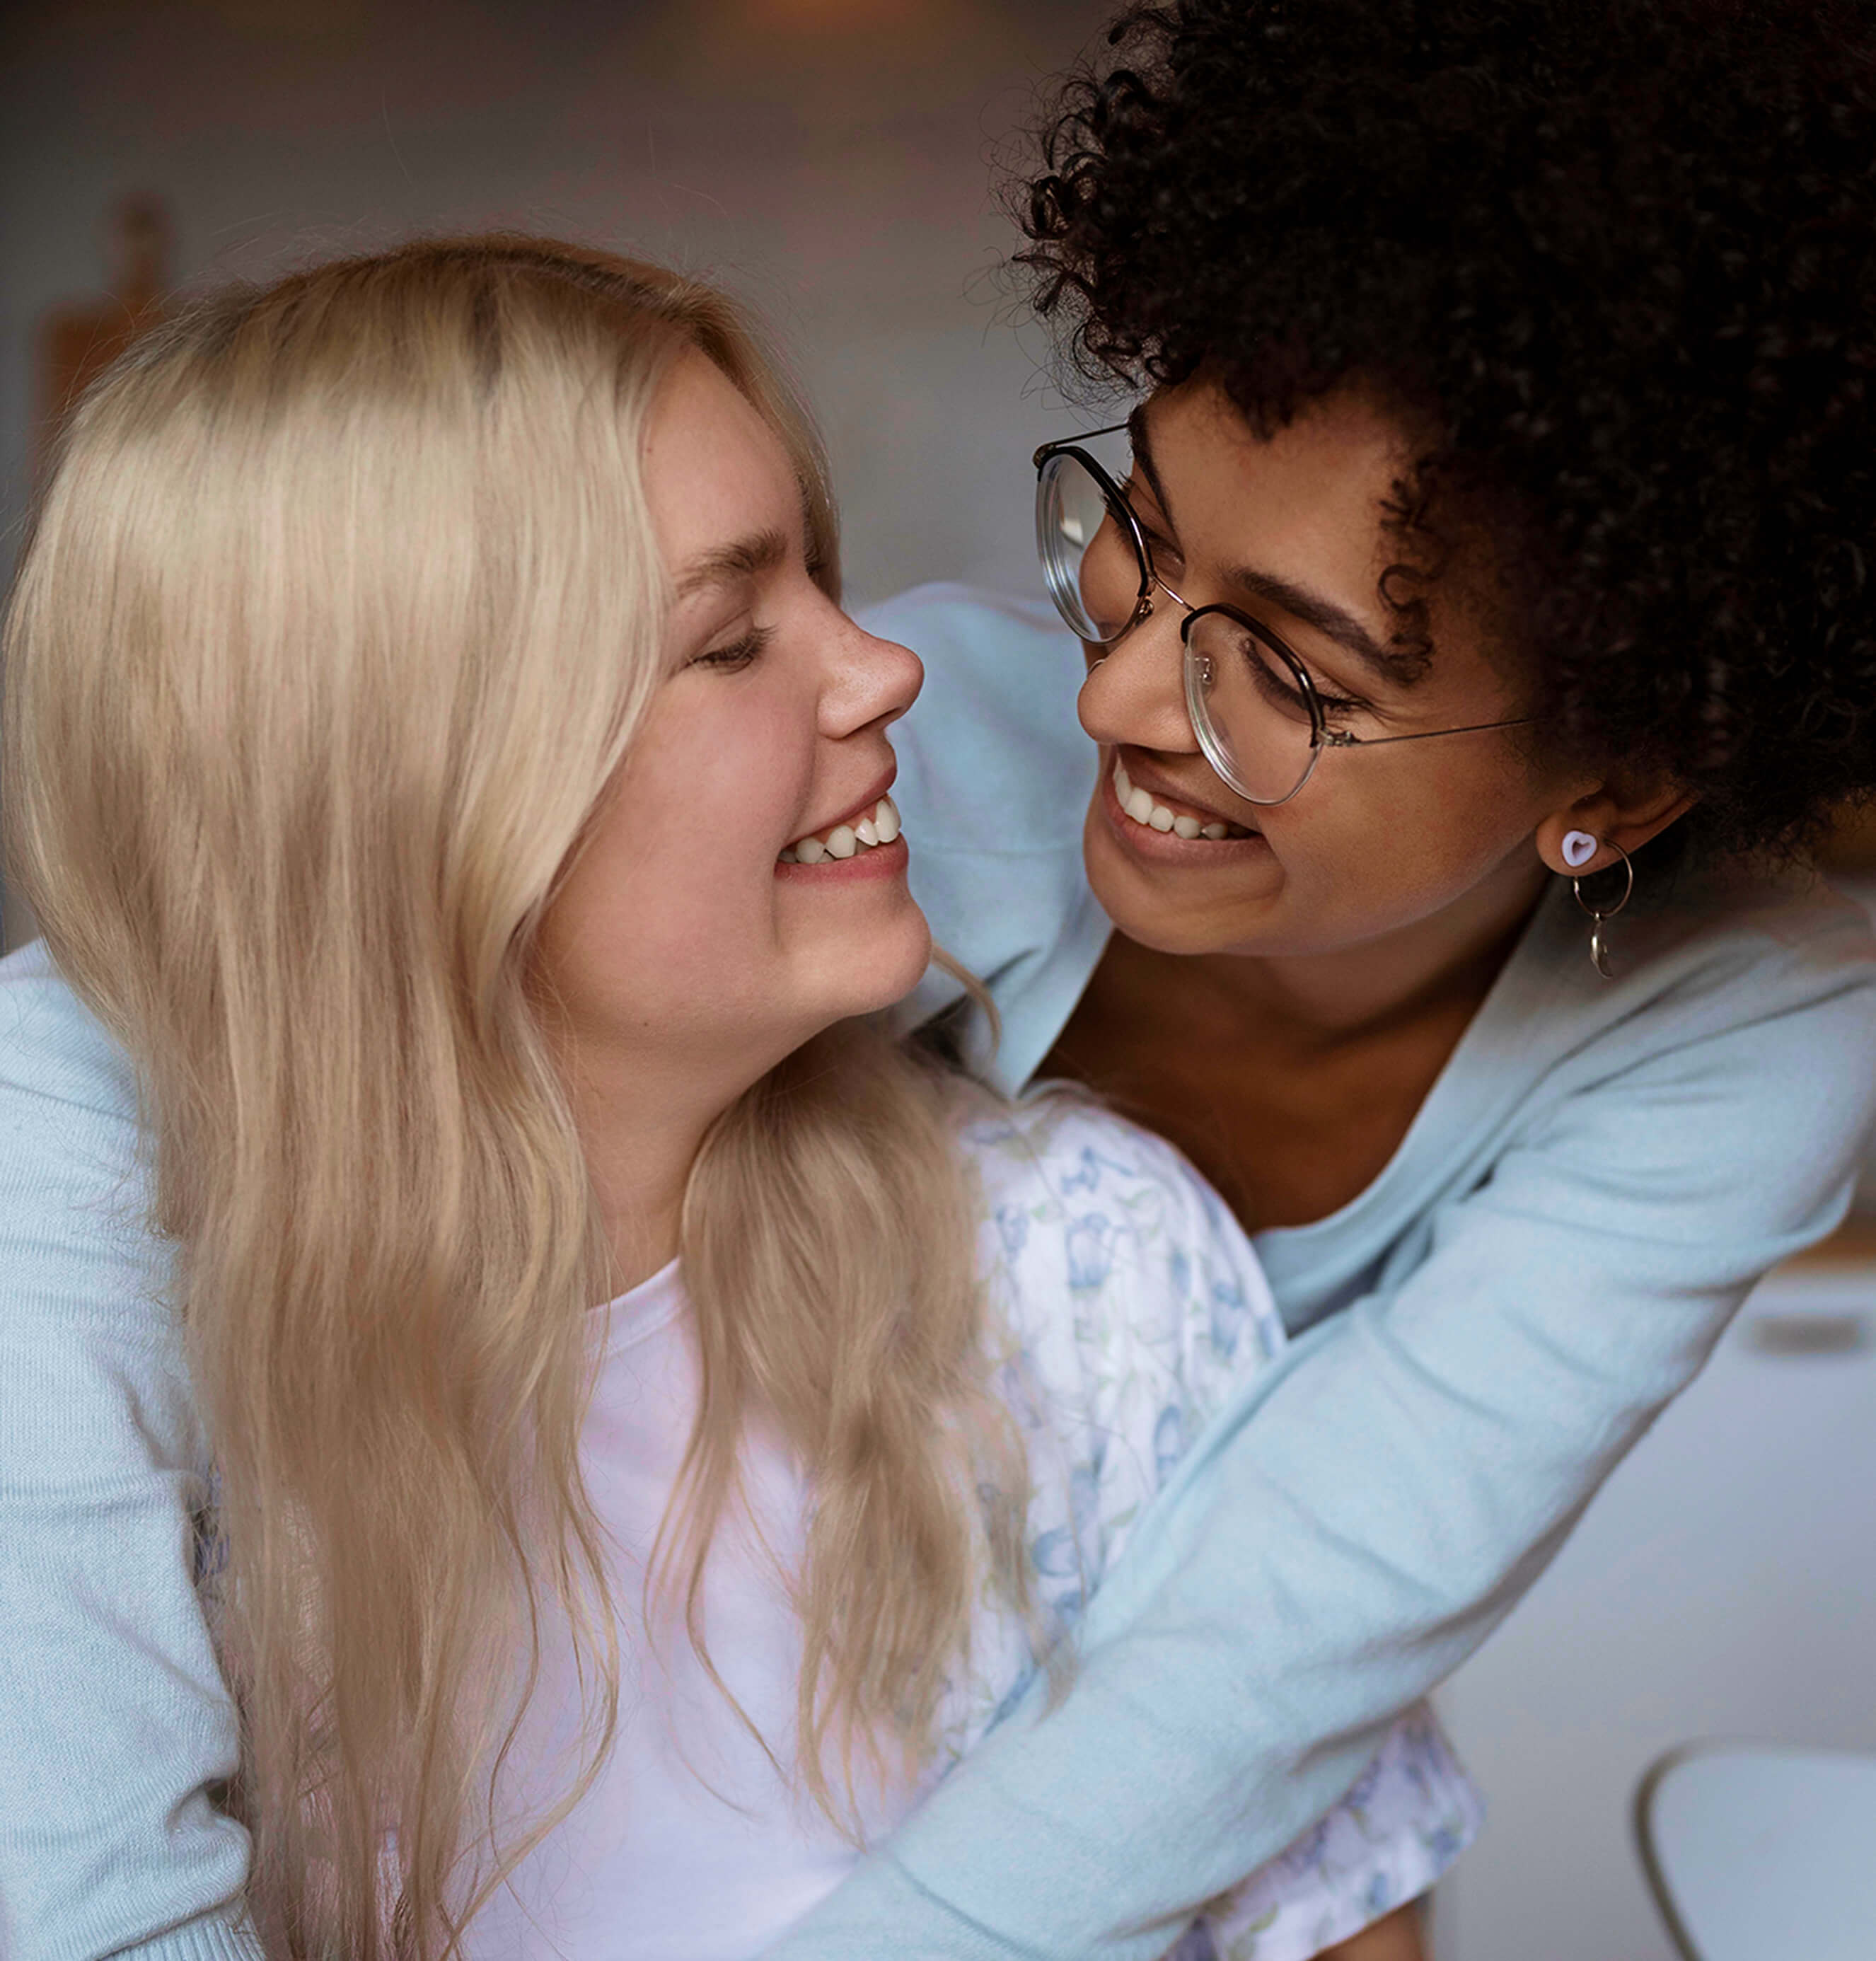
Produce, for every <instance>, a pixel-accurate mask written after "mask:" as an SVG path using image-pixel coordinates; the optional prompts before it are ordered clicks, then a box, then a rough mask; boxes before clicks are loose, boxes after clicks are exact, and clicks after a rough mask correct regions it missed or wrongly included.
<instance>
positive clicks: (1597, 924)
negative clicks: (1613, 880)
mask: <svg viewBox="0 0 1876 1961" xmlns="http://www.w3.org/2000/svg"><path fill="white" fill-rule="evenodd" d="M1603 843H1605V844H1606V845H1607V846H1608V847H1609V848H1610V850H1612V851H1613V852H1615V853H1617V854H1618V855H1619V856H1620V858H1621V859H1622V879H1623V884H1622V897H1621V898H1619V899H1618V900H1617V901H1616V903H1615V904H1613V906H1610V907H1606V908H1603V907H1596V906H1593V905H1591V904H1590V902H1589V901H1588V900H1587V899H1586V898H1584V896H1583V881H1582V880H1581V878H1572V879H1571V881H1570V889H1571V891H1573V892H1574V893H1575V894H1576V902H1577V904H1578V905H1579V906H1581V907H1582V908H1583V910H1584V911H1585V912H1586V913H1587V914H1589V916H1590V965H1591V966H1593V967H1594V968H1595V969H1596V971H1597V973H1598V974H1600V975H1601V976H1602V977H1603V979H1604V980H1614V979H1615V976H1614V974H1612V973H1610V971H1609V942H1608V941H1607V940H1606V939H1603V926H1605V925H1606V923H1608V922H1609V921H1610V920H1612V919H1613V918H1614V917H1616V914H1618V913H1619V912H1620V911H1621V910H1622V907H1624V906H1626V904H1628V903H1629V901H1630V900H1631V899H1632V898H1634V897H1635V865H1634V863H1633V861H1632V859H1630V858H1629V854H1628V853H1627V852H1626V851H1624V850H1622V847H1621V846H1620V845H1619V844H1618V843H1616V840H1614V839H1613V837H1606V838H1604V839H1603ZM1614 869H1616V868H1615V866H1613V865H1605V866H1603V872H1613V871H1614ZM1602 875H1603V873H1602V872H1591V873H1590V876H1591V877H1592V878H1600V877H1601V876H1602Z"/></svg>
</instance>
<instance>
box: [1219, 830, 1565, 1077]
mask: <svg viewBox="0 0 1876 1961" xmlns="http://www.w3.org/2000/svg"><path fill="white" fill-rule="evenodd" d="M1548 877H1549V874H1548V873H1546V871H1545V870H1544V869H1543V866H1541V865H1539V864H1536V863H1527V862H1526V861H1525V860H1524V859H1523V858H1522V857H1520V859H1519V860H1518V861H1517V862H1516V863H1507V864H1505V865H1504V866H1501V867H1499V869H1498V870H1497V871H1495V872H1493V873H1492V874H1491V875H1489V876H1488V877H1487V878H1485V879H1483V880H1482V881H1481V882H1479V884H1478V885H1475V886H1474V887H1472V889H1471V890H1470V891H1467V892H1466V893H1465V894H1463V896H1462V897H1461V898H1460V899H1458V900H1457V901H1455V902H1454V903H1453V904H1452V905H1450V906H1447V907H1442V908H1441V910H1440V911H1438V912H1437V913H1435V914H1431V915H1430V916H1429V917H1427V918H1425V919H1422V920H1415V921H1414V922H1412V923H1411V924H1409V925H1407V926H1400V927H1396V928H1395V929H1393V930H1392V931H1391V932H1389V933H1383V934H1382V935H1380V936H1378V937H1377V938H1375V939H1369V940H1364V941H1362V942H1359V943H1358V944H1357V945H1352V946H1342V947H1337V948H1335V949H1332V950H1331V951H1329V952H1322V953H1296V954H1268V955H1253V956H1249V957H1247V956H1246V955H1241V954H1219V955H1210V956H1208V957H1207V958H1206V959H1205V961H1204V965H1207V966H1208V967H1209V968H1211V970H1212V973H1213V974H1214V977H1215V979H1216V980H1217V983H1218V984H1219V985H1220V987H1221V988H1224V989H1227V990H1229V991H1230V993H1231V994H1233V996H1236V998H1237V1000H1238V1001H1239V1003H1241V1004H1242V1006H1243V1007H1245V1008H1248V1009H1252V1010H1253V1011H1254V1012H1255V1013H1256V1014H1257V1016H1259V1018H1260V1019H1262V1020H1263V1021H1264V1022H1265V1023H1266V1024H1268V1022H1270V1021H1271V1019H1275V1020H1276V1021H1278V1022H1281V1023H1282V1024H1283V1025H1284V1026H1285V1028H1286V1030H1287V1033H1288V1034H1289V1035H1290V1036H1291V1038H1292V1039H1293V1040H1294V1041H1299V1042H1301V1043H1303V1044H1306V1045H1314V1046H1319V1047H1338V1046H1340V1045H1342V1044H1345V1043H1349V1042H1355V1041H1361V1040H1363V1039H1364V1038H1367V1037H1370V1036H1373V1035H1379V1034H1380V1033H1382V1032H1384V1031H1385V1030H1386V1028H1389V1027H1390V1026H1392V1025H1397V1024H1399V1023H1401V1022H1409V1021H1412V1020H1415V1019H1418V1018H1419V1017H1421V1016H1427V1015H1434V1016H1438V1015H1440V1014H1442V1013H1444V1012H1448V1011H1450V1010H1452V1009H1462V1008H1463V1009H1464V1010H1465V1011H1466V1013H1467V1014H1468V1015H1469V1013H1470V1012H1471V1010H1472V1009H1474V1008H1476V1006H1478V1004H1479V1003H1480V1002H1481V1001H1482V1000H1484V999H1485V995H1486V994H1487V993H1488V992H1489V991H1490V990H1491V987H1492V982H1493V981H1494V980H1495V979H1496V978H1497V977H1498V971H1499V970H1500V968H1502V967H1503V965H1504V961H1505V959H1506V958H1507V955H1508V954H1509V953H1510V952H1511V947H1512V945H1513V943H1514V942H1515V940H1516V939H1517V936H1518V934H1519V933H1520V932H1521V931H1522V930H1523V926H1524V923H1525V921H1526V920H1527V919H1529V917H1530V914H1531V910H1532V908H1533V907H1534V906H1535V905H1536V903H1537V901H1538V899H1539V898H1540V897H1541V896H1542V894H1543V889H1544V886H1545V885H1546V882H1547V879H1548Z"/></svg>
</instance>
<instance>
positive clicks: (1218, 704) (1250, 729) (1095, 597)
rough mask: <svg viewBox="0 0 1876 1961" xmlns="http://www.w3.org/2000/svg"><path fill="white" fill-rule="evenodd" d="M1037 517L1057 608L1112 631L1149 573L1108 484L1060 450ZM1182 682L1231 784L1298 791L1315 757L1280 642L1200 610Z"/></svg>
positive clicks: (1202, 735) (1307, 713) (1263, 792)
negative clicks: (1271, 640) (1270, 641)
mask: <svg viewBox="0 0 1876 1961" xmlns="http://www.w3.org/2000/svg"><path fill="white" fill-rule="evenodd" d="M1035 518H1036V544H1037V547H1038V550H1039V552H1040V554H1041V556H1042V569H1043V574H1044V576H1045V578H1046V579H1047V581H1048V588H1049V593H1050V596H1051V598H1053V599H1054V601H1055V605H1056V609H1057V611H1058V612H1060V613H1061V616H1062V617H1063V619H1064V620H1065V621H1066V622H1067V624H1068V626H1069V627H1070V629H1071V630H1073V632H1074V633H1075V634H1076V635H1077V637H1078V638H1080V639H1083V640H1089V641H1093V642H1094V643H1096V645H1100V646H1105V645H1106V644H1108V643H1110V642H1112V641H1114V640H1116V639H1118V638H1119V637H1120V636H1121V634H1123V633H1125V632H1126V630H1127V629H1128V627H1129V626H1130V625H1131V623H1132V622H1133V620H1134V617H1135V616H1136V614H1137V612H1138V611H1139V609H1140V604H1141V594H1142V591H1143V590H1144V588H1147V586H1148V585H1150V578H1151V575H1150V572H1149V570H1148V568H1147V566H1145V565H1144V564H1143V563H1142V562H1141V558H1140V556H1139V553H1138V552H1137V550H1136V548H1135V547H1134V537H1133V533H1132V531H1131V530H1130V529H1129V528H1128V525H1127V523H1126V521H1125V517H1124V516H1123V515H1122V514H1121V512H1118V511H1117V510H1116V509H1115V506H1114V502H1113V499H1112V496H1110V494H1109V492H1108V490H1107V489H1106V488H1105V486H1104V485H1103V484H1102V483H1101V481H1100V480H1099V478H1097V477H1095V476H1094V475H1093V474H1092V473H1091V472H1090V470H1088V468H1087V467H1086V465H1085V464H1083V463H1082V462H1081V461H1080V459H1079V458H1076V457H1074V456H1071V455H1069V454H1066V453H1064V452H1061V451H1058V453H1057V454H1054V455H1053V456H1051V457H1049V458H1047V459H1046V460H1045V462H1044V464H1043V465H1042V475H1041V477H1040V479H1039V480H1038V484H1037V486H1036V512H1035ZM1185 705H1186V709H1187V711H1188V713H1189V714H1190V716H1191V717H1192V729H1193V732H1194V734H1195V735H1197V736H1198V741H1199V745H1200V746H1201V748H1203V750H1204V752H1205V755H1206V757H1207V760H1208V761H1209V762H1210V763H1211V766H1212V767H1213V768H1214V770H1217V773H1218V774H1219V775H1220V776H1221V777H1223V778H1224V780H1225V782H1226V783H1228V784H1230V786H1231V787H1232V789H1234V790H1236V792H1238V794H1239V796H1243V797H1246V798H1248V799H1249V800H1250V801H1251V802H1254V803H1281V802H1283V801H1284V799H1286V798H1287V797H1290V796H1294V794H1295V792H1296V791H1297V789H1298V788H1299V787H1300V786H1301V784H1302V783H1303V780H1304V778H1305V777H1306V776H1308V774H1309V773H1310V766H1311V764H1312V763H1313V760H1314V757H1315V749H1316V722H1315V718H1314V715H1313V709H1312V703H1311V701H1310V696H1309V694H1308V692H1307V684H1306V681H1304V679H1303V677H1302V676H1301V675H1300V673H1299V672H1298V671H1297V668H1295V666H1294V665H1293V664H1292V663H1291V661H1290V660H1289V659H1288V658H1287V657H1286V656H1285V655H1284V653H1283V652H1281V649H1278V648H1277V647H1275V646H1273V645H1271V643H1268V642H1267V641H1265V640H1264V639H1262V638H1260V637H1259V636H1258V635H1257V634H1255V633H1252V632H1251V631H1250V630H1249V629H1248V628H1247V627H1245V626H1244V625H1243V623H1241V622H1240V621H1239V620H1234V619H1233V618H1232V617H1230V615H1229V614H1224V613H1214V612H1211V611H1201V613H1199V614H1198V615H1197V616H1196V617H1194V618H1193V620H1192V624H1191V626H1190V627H1189V629H1188V631H1187V633H1186V636H1185Z"/></svg>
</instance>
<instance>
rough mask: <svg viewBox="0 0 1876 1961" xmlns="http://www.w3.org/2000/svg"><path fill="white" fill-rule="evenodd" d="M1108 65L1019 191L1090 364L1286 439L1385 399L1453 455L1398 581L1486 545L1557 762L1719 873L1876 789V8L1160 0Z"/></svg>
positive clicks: (1034, 260)
mask: <svg viewBox="0 0 1876 1961" xmlns="http://www.w3.org/2000/svg"><path fill="white" fill-rule="evenodd" d="M1109 42H1110V43H1111V44H1112V46H1113V47H1114V48H1115V49H1116V50H1117V53H1115V56H1114V57H1113V58H1112V61H1111V62H1109V63H1108V64H1107V65H1105V66H1104V67H1103V68H1102V69H1084V70H1083V71H1080V72H1078V73H1077V74H1076V75H1074V76H1072V77H1070V78H1069V79H1068V80H1067V82H1066V83H1065V84H1063V86H1062V89H1061V94H1060V95H1059V97H1058V98H1057V99H1056V100H1055V101H1054V104H1053V110H1052V113H1051V118H1050V120H1049V121H1048V123H1047V125H1046V126H1045V130H1044V132H1043V134H1042V169H1041V171H1040V172H1039V174H1037V175H1036V176H1035V178H1034V180H1032V181H1030V182H1028V183H1026V184H1024V185H1023V187H1022V190H1021V192H1020V193H1019V217H1020V218H1021V220H1022V222H1023V228H1024V230H1025V231H1026V234H1027V235H1028V237H1029V240H1030V241H1031V243H1030V244H1029V247H1028V248H1027V249H1026V250H1023V252H1021V253H1019V254H1018V255H1017V257H1016V264H1017V265H1018V266H1019V267H1021V268H1023V269H1024V272H1023V276H1025V277H1026V282H1027V283H1028V285H1029V289H1030V292H1031V297H1032V304H1033V305H1035V308H1036V309H1037V310H1038V311H1039V312H1040V313H1041V314H1043V315H1044V316H1045V317H1053V319H1054V322H1055V324H1057V326H1058V327H1060V328H1061V329H1062V330H1064V345H1065V346H1066V348H1067V351H1068V352H1069V354H1070V356H1071V358H1072V359H1073V360H1074V362H1075V363H1076V364H1077V365H1079V367H1080V368H1081V370H1082V371H1083V372H1084V373H1086V374H1088V375H1093V376H1096V377H1099V378H1103V379H1104V380H1105V381H1110V382H1111V381H1112V380H1113V379H1114V378H1117V377H1118V378H1120V379H1121V380H1122V381H1125V382H1126V383H1128V384H1131V385H1141V384H1167V383H1173V382H1177V381H1182V380H1183V379H1185V378H1188V377H1190V376H1192V375H1194V374H1195V373H1197V372H1198V371H1201V369H1202V370H1203V371H1204V373H1205V374H1206V375H1208V376H1209V377H1211V378H1214V379H1215V380H1216V381H1217V383H1218V384H1220V386H1221V387H1222V388H1223V389H1224V391H1225V392H1226V393H1227V395H1228V396H1229V397H1230V399H1231V400H1233V402H1234V403H1236V406H1237V407H1238V408H1239V410H1240V411H1241V412H1242V413H1243V415H1244V416H1246V419H1247V420H1248V421H1249V422H1250V424H1251V425H1252V427H1253V428H1255V429H1260V430H1264V431H1268V430H1269V429H1272V428H1275V427H1277V426H1281V424H1282V423H1284V422H1286V421H1287V420H1288V419H1290V417H1291V416H1292V415H1293V414H1294V413H1295V412H1296V410H1297V408H1298V407H1300V405H1302V404H1303V403H1305V402H1306V401H1308V400H1310V399H1311V398H1313V397H1317V396H1319V395H1321V394H1324V393H1325V392H1326V391H1329V390H1331V389H1332V388H1334V387H1336V386H1337V385H1338V384H1342V383H1343V382H1345V381H1351V380H1353V379H1356V378H1359V379H1360V380H1361V381H1362V382H1363V383H1364V384H1366V385H1369V386H1377V387H1380V388H1381V389H1382V390H1383V391H1384V392H1385V395H1386V399H1388V400H1391V401H1392V402H1393V403H1395V404H1396V406H1397V407H1399V409H1400V410H1402V413H1403V417H1404V419H1405V423H1406V426H1409V427H1411V428H1412V429H1415V430H1418V431H1424V432H1430V433H1429V434H1428V439H1427V441H1426V444H1425V448H1424V451H1423V452H1422V453H1421V455H1420V458H1419V461H1418V464H1417V465H1416V467H1415V470H1414V472H1413V474H1412V479H1411V480H1410V481H1409V482H1408V483H1404V484H1402V486H1399V489H1398V492H1397V502H1396V505H1395V507H1394V508H1393V509H1392V510H1391V512H1390V514H1389V521H1390V522H1391V523H1392V524H1393V526H1394V527H1395V528H1396V530H1397V531H1399V532H1401V533H1402V534H1418V537H1419V538H1420V540H1421V545H1420V547H1419V548H1418V549H1417V550H1416V551H1415V554H1414V563H1415V564H1417V565H1418V567H1419V568H1420V569H1421V571H1422V572H1425V574H1426V576H1437V573H1436V572H1435V571H1434V567H1435V566H1436V563H1437V560H1438V559H1439V556H1440V547H1438V545H1437V540H1438V538H1439V537H1440V534H1441V525H1440V518H1441V514H1442V513H1443V512H1444V514H1445V515H1446V516H1447V518H1448V519H1449V520H1450V524H1449V525H1448V526H1447V541H1448V542H1450V540H1451V538H1452V537H1453V535H1454V533H1453V527H1454V526H1457V527H1460V528H1461V529H1462V530H1463V532H1464V534H1465V535H1471V534H1472V532H1473V531H1476V525H1477V524H1478V523H1479V521H1481V520H1482V521H1483V522H1484V524H1485V531H1486V533H1487V534H1488V537H1490V539H1491V542H1492V547H1493V551H1492V557H1493V559H1494V560H1495V563H1496V565H1497V568H1498V573H1499V575H1500V578H1501V582H1502V583H1504V584H1505V585H1506V586H1507V589H1508V591H1509V592H1510V594H1511V596H1512V598H1513V600H1514V607H1515V618H1516V620H1517V628H1518V639H1519V640H1520V642H1521V643H1522V650H1523V652H1524V654H1525V655H1526V656H1527V658H1528V659H1529V661H1530V671H1531V674H1532V677H1533V683H1532V684H1533V687H1534V688H1535V690H1536V696H1537V700H1536V712H1538V713H1541V714H1542V715H1543V716H1544V718H1545V719H1546V724H1547V725H1548V727H1549V730H1550V731H1551V732H1552V738H1553V739H1554V740H1555V741H1557V742H1559V743H1560V744H1562V745H1567V747H1568V749H1569V750H1570V751H1571V752H1572V753H1574V754H1578V755H1579V756H1581V757H1583V758H1584V759H1585V760H1596V761H1597V762H1599V763H1606V761H1608V760H1610V759H1612V758H1615V757H1624V758H1632V759H1636V760H1641V761H1643V762H1645V763H1646V764H1649V765H1651V766H1653V767H1657V768H1659V769H1661V770H1664V771H1665V772H1666V773H1667V774H1668V775H1669V776H1670V777H1671V778H1672V779H1673V780H1677V781H1679V782H1680V783H1683V784H1684V785H1685V786H1687V787H1688V788H1689V789H1693V790H1694V791H1696V792H1697V793H1698V794H1699V797H1700V799H1701V802H1700V805H1699V812H1698V815H1697V822H1698V825H1699V829H1700V831H1702V833H1703V834H1705V837H1707V839H1708V840H1709V841H1710V842H1711V843H1712V844H1713V845H1715V847H1721V848H1725V849H1734V850H1739V849H1750V848H1753V847H1778V846H1783V847H1791V846H1793V845H1795V844H1798V843H1804V842H1807V841H1809V840H1811V838H1812V837H1814V836H1815V834H1817V831H1818V829H1819V827H1820V822H1821V821H1822V819H1823V816H1824V815H1825V813H1827V812H1828V811H1829V810H1830V808H1831V807H1832V806H1833V805H1836V804H1838V803H1839V802H1841V801H1842V799H1846V798H1854V797H1859V796H1867V795H1868V793H1869V792H1871V789H1873V788H1876V593H1873V592H1872V588H1871V580H1870V578H1869V566H1868V558H1869V554H1870V553H1871V550H1872V547H1876V416H1873V415H1872V403H1871V389H1872V387H1873V386H1876V7H1873V6H1872V4H1871V0H1174V4H1171V5H1137V6H1134V7H1132V8H1129V9H1128V11H1126V12H1125V13H1124V14H1121V17H1120V18H1119V19H1118V21H1117V22H1116V24H1115V26H1114V27H1113V28H1112V30H1111V32H1110V34H1109ZM1467 528H1469V529H1467ZM1422 589H1423V590H1424V588H1422ZM1383 591H1384V594H1385V595H1386V597H1387V598H1388V599H1389V603H1390V604H1392V605H1393V606H1394V607H1395V608H1396V614H1397V615H1398V616H1399V617H1400V618H1401V620H1402V636H1403V637H1405V638H1407V639H1411V638H1412V634H1413V632H1414V629H1415V620H1414V617H1413V616H1414V614H1415V604H1416V602H1415V601H1414V600H1413V599H1412V598H1411V597H1410V596H1407V595H1404V594H1403V593H1402V591H1400V590H1399V589H1396V588H1395V587H1394V585H1393V583H1392V582H1383ZM1422 610H1424V608H1422Z"/></svg>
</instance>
